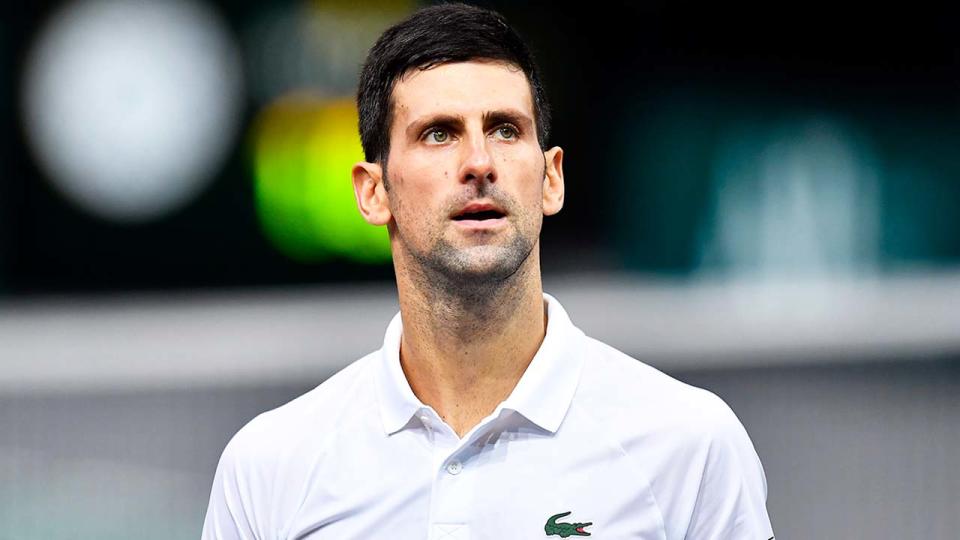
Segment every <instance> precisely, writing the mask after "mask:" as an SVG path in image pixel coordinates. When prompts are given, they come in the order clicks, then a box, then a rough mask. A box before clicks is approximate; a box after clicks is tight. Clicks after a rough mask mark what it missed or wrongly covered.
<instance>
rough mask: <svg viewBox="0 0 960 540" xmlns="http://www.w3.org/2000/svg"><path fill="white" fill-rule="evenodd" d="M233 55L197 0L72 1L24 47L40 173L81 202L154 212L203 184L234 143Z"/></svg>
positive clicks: (134, 217) (133, 215) (237, 100)
mask: <svg viewBox="0 0 960 540" xmlns="http://www.w3.org/2000/svg"><path fill="white" fill-rule="evenodd" d="M240 65H241V64H240V58H239V54H238V53H237V50H236V47H235V46H234V44H233V42H232V40H231V39H230V36H229V35H228V33H227V31H226V28H225V26H224V24H223V23H222V22H221V20H220V19H219V18H218V17H217V16H216V15H215V14H214V13H212V12H211V11H210V10H208V9H206V8H205V7H203V6H200V5H198V4H196V3H193V2H188V1H187V0H174V1H164V2H151V1H147V0H134V1H126V0H92V1H91V0H87V1H80V2H75V3H72V4H69V5H68V6H67V7H65V8H64V9H62V10H61V11H60V12H58V13H57V14H56V15H54V17H53V18H52V19H51V20H50V21H49V23H48V24H47V25H46V27H45V28H44V29H43V31H42V32H41V34H40V36H39V38H38V39H37V41H36V43H35V44H34V46H33V48H32V50H31V51H30V53H29V56H28V58H27V63H26V71H25V73H24V82H23V114H24V122H25V126H26V131H27V136H28V138H29V140H30V143H31V145H32V147H33V150H34V152H35V154H36V156H37V158H38V160H39V162H40V165H41V166H42V167H43V169H44V171H45V172H46V174H47V175H48V176H49V177H50V179H51V180H52V181H53V182H54V184H55V185H56V186H57V188H58V189H59V190H60V191H61V192H62V193H63V194H64V195H66V196H67V197H68V198H69V199H70V200H72V201H73V202H74V203H76V204H77V205H79V206H80V207H82V208H83V209H85V210H87V211H89V212H91V213H93V214H95V215H98V216H100V217H102V218H106V219H109V220H113V221H119V222H142V221H147V220H150V219H155V218H157V217H160V216H161V215H163V214H166V213H169V212H171V211H173V210H175V209H177V208H179V207H181V206H182V205H184V204H186V203H187V202H189V201H190V200H191V199H192V198H193V197H194V196H195V195H196V194H197V193H198V192H200V191H201V190H202V189H203V188H204V187H205V185H206V184H207V183H208V182H209V180H210V179H211V178H212V176H213V175H214V174H215V173H216V171H217V169H218V168H219V166H220V165H221V164H222V162H223V159H224V157H225V155H226V153H227V151H228V150H229V149H230V147H231V146H232V144H233V139H234V137H235V135H236V130H237V127H238V120H239V113H240V105H241V99H242V90H241V84H242V82H241V81H242V76H241V68H240Z"/></svg>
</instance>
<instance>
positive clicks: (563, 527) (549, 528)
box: [543, 512, 593, 538]
mask: <svg viewBox="0 0 960 540" xmlns="http://www.w3.org/2000/svg"><path fill="white" fill-rule="evenodd" d="M571 513H572V512H563V513H561V514H556V515H554V516H550V519H548V520H547V524H546V525H544V526H543V531H544V532H546V533H547V536H553V535H557V536H559V537H560V538H566V537H568V536H590V533H588V532H587V531H585V530H583V528H584V527H589V526H590V525H593V522H592V521H591V522H589V523H557V520H558V519H560V518H562V517H567V516H569V515H570V514H571Z"/></svg>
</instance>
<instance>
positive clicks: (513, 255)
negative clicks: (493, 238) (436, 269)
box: [442, 245, 528, 284]
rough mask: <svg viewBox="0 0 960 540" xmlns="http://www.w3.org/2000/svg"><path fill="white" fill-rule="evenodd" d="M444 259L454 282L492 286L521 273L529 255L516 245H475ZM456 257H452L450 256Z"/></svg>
mask: <svg viewBox="0 0 960 540" xmlns="http://www.w3.org/2000/svg"><path fill="white" fill-rule="evenodd" d="M446 255H448V256H447V257H443V259H444V261H443V263H444V264H442V266H443V268H444V273H445V274H447V276H448V277H449V278H451V279H452V280H453V281H460V282H465V284H468V283H475V284H480V283H491V282H499V281H503V280H505V279H507V278H509V277H511V276H512V275H514V274H515V273H516V272H517V269H518V268H519V267H520V266H521V265H522V264H523V262H524V260H525V259H526V256H527V255H528V253H524V252H522V251H518V250H517V249H516V246H509V247H507V246H492V245H484V246H471V247H467V248H460V249H457V250H455V252H454V253H447V254H446ZM450 255H452V256H450Z"/></svg>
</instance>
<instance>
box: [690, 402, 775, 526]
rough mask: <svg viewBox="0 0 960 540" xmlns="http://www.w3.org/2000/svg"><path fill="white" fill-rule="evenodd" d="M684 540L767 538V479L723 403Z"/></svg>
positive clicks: (751, 446)
mask: <svg viewBox="0 0 960 540" xmlns="http://www.w3.org/2000/svg"><path fill="white" fill-rule="evenodd" d="M718 416H719V417H718V418H717V419H716V423H715V424H714V426H713V427H714V430H713V435H712V440H711V441H710V446H709V449H708V451H707V457H706V462H705V464H704V469H703V473H702V477H701V481H700V490H699V493H698V495H697V500H696V503H695V505H694V509H693V514H692V516H691V519H690V525H689V527H688V529H687V534H686V536H685V540H769V539H771V538H773V536H774V535H773V527H772V526H771V524H770V517H769V515H768V513H767V480H766V477H765V475H764V473H763V466H762V465H761V464H760V458H759V457H758V456H757V452H756V450H755V449H754V447H753V443H752V442H751V441H750V437H749V436H748V435H747V432H746V430H745V429H744V428H743V425H742V424H741V423H740V420H738V419H737V417H736V415H734V413H733V411H731V410H730V408H729V407H728V406H727V405H726V404H725V403H724V404H723V406H722V414H720V415H718Z"/></svg>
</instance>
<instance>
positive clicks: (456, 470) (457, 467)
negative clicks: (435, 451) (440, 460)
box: [447, 460, 463, 475]
mask: <svg viewBox="0 0 960 540" xmlns="http://www.w3.org/2000/svg"><path fill="white" fill-rule="evenodd" d="M462 470H463V463H460V462H459V461H456V460H454V461H451V462H450V463H447V472H448V473H450V474H454V475H456V474H460V471H462Z"/></svg>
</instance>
